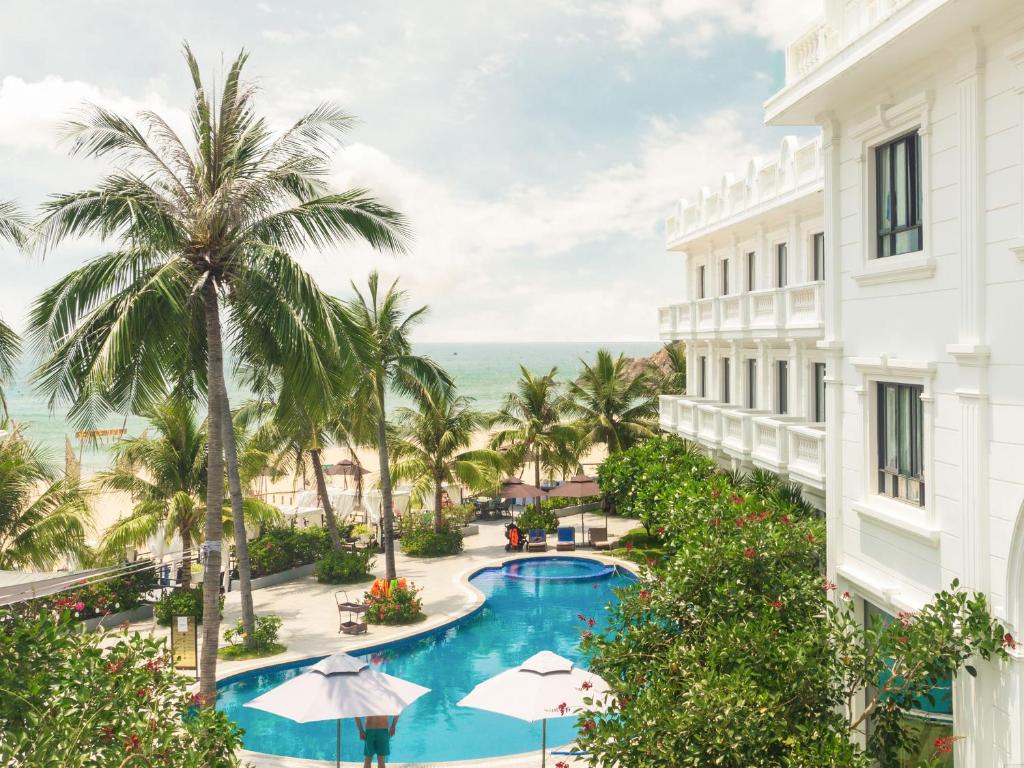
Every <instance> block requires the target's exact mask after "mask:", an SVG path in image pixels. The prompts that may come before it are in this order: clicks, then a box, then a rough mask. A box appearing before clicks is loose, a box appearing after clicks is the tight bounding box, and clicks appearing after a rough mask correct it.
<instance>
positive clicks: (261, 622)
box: [218, 615, 285, 660]
mask: <svg viewBox="0 0 1024 768" xmlns="http://www.w3.org/2000/svg"><path fill="white" fill-rule="evenodd" d="M280 631H281V617H280V616H273V615H271V616H257V617H256V628H255V630H254V631H253V638H252V644H251V645H250V646H246V644H245V640H246V637H245V626H244V625H243V624H242V620H241V619H239V620H238V623H237V624H235V626H233V627H228V628H227V629H225V630H224V639H225V640H226V641H227V642H229V643H230V644H231V645H229V646H228V647H227V648H221V649H220V652H219V653H218V655H219V656H220V657H221V658H223V659H228V660H237V659H254V658H260V657H262V656H272V655H273V654H275V653H281V652H283V651H284V650H285V647H284V646H283V645H281V643H279V642H278V641H277V636H278V633H279V632H280Z"/></svg>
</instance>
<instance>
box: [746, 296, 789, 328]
mask: <svg viewBox="0 0 1024 768" xmlns="http://www.w3.org/2000/svg"><path fill="white" fill-rule="evenodd" d="M777 293H778V289H776V288H769V289H768V290H764V291H751V292H750V293H748V294H747V301H748V302H749V305H750V309H749V310H748V317H749V318H750V325H751V326H752V327H754V328H778V327H780V326H781V325H782V322H781V320H782V318H781V317H780V313H779V307H778V305H779V302H778V299H777V296H776V294H777Z"/></svg>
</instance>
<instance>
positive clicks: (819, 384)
mask: <svg viewBox="0 0 1024 768" xmlns="http://www.w3.org/2000/svg"><path fill="white" fill-rule="evenodd" d="M825 372H826V368H825V363H821V362H815V363H811V382H812V384H813V387H814V389H813V393H812V397H813V401H812V403H811V405H812V407H813V411H812V413H813V416H814V421H815V423H818V424H824V423H825V416H826V410H825V398H826V397H827V394H826V391H825Z"/></svg>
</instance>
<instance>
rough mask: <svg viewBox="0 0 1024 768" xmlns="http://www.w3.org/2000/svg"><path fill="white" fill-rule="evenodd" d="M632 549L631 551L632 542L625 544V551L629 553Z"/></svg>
mask: <svg viewBox="0 0 1024 768" xmlns="http://www.w3.org/2000/svg"><path fill="white" fill-rule="evenodd" d="M632 549H633V542H632V541H627V542H626V551H627V552H629V551H631V550H632Z"/></svg>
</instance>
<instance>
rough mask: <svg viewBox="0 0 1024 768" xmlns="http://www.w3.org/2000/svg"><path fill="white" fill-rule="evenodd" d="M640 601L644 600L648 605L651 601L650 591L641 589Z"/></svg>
mask: <svg viewBox="0 0 1024 768" xmlns="http://www.w3.org/2000/svg"><path fill="white" fill-rule="evenodd" d="M640 599H641V600H643V601H644V602H645V603H646V602H647V601H648V600H650V599H651V593H650V592H649V591H647V590H646V589H641V590H640Z"/></svg>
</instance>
